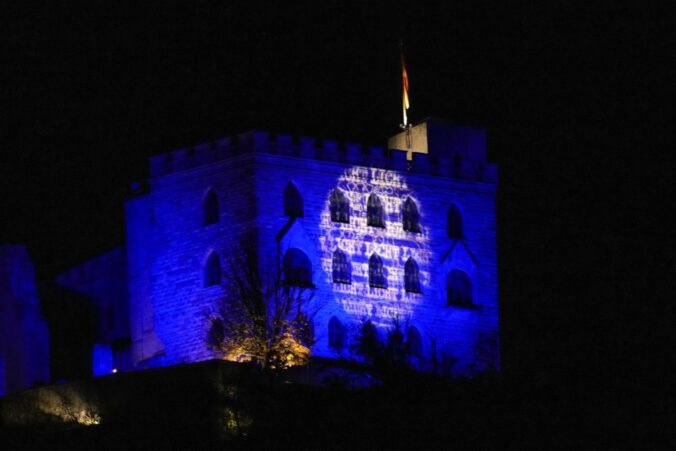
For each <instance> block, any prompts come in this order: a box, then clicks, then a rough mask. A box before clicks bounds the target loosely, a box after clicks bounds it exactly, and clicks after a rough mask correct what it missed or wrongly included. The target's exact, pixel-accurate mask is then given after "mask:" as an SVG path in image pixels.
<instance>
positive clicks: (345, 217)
mask: <svg viewBox="0 0 676 451" xmlns="http://www.w3.org/2000/svg"><path fill="white" fill-rule="evenodd" d="M330 208H331V221H332V222H343V223H345V224H349V223H350V201H349V200H347V197H345V194H343V192H342V191H341V190H339V189H338V188H336V189H334V190H333V192H332V193H331V207H330Z"/></svg>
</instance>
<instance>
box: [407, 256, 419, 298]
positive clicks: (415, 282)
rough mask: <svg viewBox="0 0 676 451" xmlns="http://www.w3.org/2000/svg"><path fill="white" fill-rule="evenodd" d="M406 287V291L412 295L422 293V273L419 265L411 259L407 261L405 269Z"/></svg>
mask: <svg viewBox="0 0 676 451" xmlns="http://www.w3.org/2000/svg"><path fill="white" fill-rule="evenodd" d="M404 286H405V288H406V291H409V292H411V293H420V272H419V271H418V264H417V263H416V262H415V260H413V257H409V258H408V260H406V266H405V267H404Z"/></svg>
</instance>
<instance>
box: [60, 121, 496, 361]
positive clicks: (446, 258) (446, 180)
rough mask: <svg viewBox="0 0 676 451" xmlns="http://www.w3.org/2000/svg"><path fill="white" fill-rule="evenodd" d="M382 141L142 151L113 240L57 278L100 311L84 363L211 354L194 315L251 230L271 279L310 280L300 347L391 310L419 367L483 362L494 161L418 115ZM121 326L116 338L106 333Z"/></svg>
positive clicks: (480, 140)
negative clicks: (307, 336) (309, 333)
mask: <svg viewBox="0 0 676 451" xmlns="http://www.w3.org/2000/svg"><path fill="white" fill-rule="evenodd" d="M387 147H388V149H385V148H379V147H362V146H360V145H356V144H350V143H346V144H342V143H337V142H334V141H330V140H318V139H315V138H308V137H297V138H295V137H292V136H289V135H284V134H277V135H274V136H273V135H271V134H269V133H266V132H260V131H250V132H247V133H243V134H241V135H238V136H235V137H232V138H225V139H222V140H219V141H216V142H214V143H207V144H200V145H197V146H195V147H193V148H187V149H180V150H177V151H174V152H171V153H167V154H163V155H158V156H155V157H152V158H151V159H150V173H149V178H148V179H147V180H146V181H144V182H143V183H140V184H137V185H135V194H134V195H133V196H132V197H131V198H129V199H128V200H127V201H126V205H125V212H126V230H127V243H126V245H125V247H124V248H123V249H119V250H116V251H114V252H113V253H112V254H110V255H108V257H106V258H103V260H101V259H100V260H101V261H99V262H98V263H87V264H85V265H83V266H82V267H80V268H75V269H73V270H70V271H68V272H66V273H64V274H62V275H61V276H60V278H59V284H60V285H62V286H65V287H68V288H69V289H71V290H74V291H78V292H80V293H84V294H86V295H88V296H89V297H91V298H92V299H94V300H95V302H96V305H97V306H100V307H99V308H98V311H99V312H100V314H101V315H103V316H105V317H106V318H107V320H106V321H104V323H106V324H107V326H105V327H106V328H107V329H106V332H105V333H102V334H100V337H99V341H100V342H101V343H99V344H100V346H99V348H97V349H98V351H97V352H99V351H101V349H104V350H105V347H106V346H109V347H111V349H112V350H111V351H110V353H112V356H111V355H110V353H106V352H103V353H102V354H101V356H103V357H101V356H99V357H98V358H99V359H103V360H104V363H103V364H101V362H99V363H97V362H96V360H97V357H96V356H95V366H96V367H97V368H98V370H97V372H98V373H99V374H102V373H105V372H106V371H109V370H112V367H116V368H118V369H121V370H131V369H136V368H145V367H157V366H167V365H175V364H180V363H187V362H195V361H201V360H206V359H211V358H214V357H215V354H214V352H213V351H211V350H210V349H209V348H208V346H207V342H206V334H207V327H208V324H207V323H208V319H207V314H206V313H207V312H209V311H210V310H211V309H213V307H214V305H215V304H216V303H217V302H218V300H219V299H220V298H222V296H223V293H224V292H223V290H224V287H223V285H222V284H221V283H220V282H221V275H222V273H221V271H222V269H223V267H224V262H225V261H226V260H227V259H228V258H229V257H230V255H231V254H232V252H234V251H233V250H234V249H236V248H237V246H238V243H239V242H240V241H241V239H242V237H243V236H245V235H246V234H247V233H248V232H251V231H256V237H257V238H256V240H257V241H256V249H257V259H258V261H259V263H260V265H261V267H262V268H263V270H264V271H265V270H266V269H267V270H270V271H271V270H273V268H276V267H277V265H279V264H281V265H282V266H283V275H284V277H285V278H286V279H287V282H292V283H301V284H304V285H308V286H312V287H314V292H315V294H314V297H313V300H312V302H313V303H315V305H316V306H317V309H316V312H315V313H314V315H313V318H312V321H313V328H314V331H313V332H314V337H315V340H316V342H315V345H314V347H313V349H312V353H313V355H315V356H321V357H328V358H338V357H340V356H349V355H350V346H349V340H350V334H349V333H348V332H349V331H350V330H351V329H352V328H354V327H356V325H357V324H359V323H360V322H362V321H369V322H370V323H371V324H372V326H373V327H374V328H375V329H374V330H375V331H376V333H377V334H379V335H380V336H381V337H383V338H384V337H385V335H386V333H387V330H388V328H391V327H392V325H393V322H394V321H400V322H401V324H404V325H405V328H406V331H405V332H406V335H407V341H408V345H409V348H410V350H411V353H412V355H414V356H415V357H416V360H417V362H418V366H419V367H420V368H421V369H425V368H431V366H430V365H431V364H432V363H431V362H435V363H436V364H437V365H439V364H441V365H446V366H447V367H448V369H449V371H452V372H454V373H459V374H472V373H475V372H478V371H482V370H483V369H487V368H496V367H497V366H498V364H499V353H498V349H499V344H498V339H499V333H498V286H497V280H498V268H497V255H496V205H495V195H496V187H497V167H496V166H495V165H494V164H492V163H489V162H488V161H487V155H486V133H485V130H484V129H481V128H474V127H457V126H450V125H447V124H444V123H442V122H439V121H434V120H427V121H424V122H422V123H419V124H417V125H414V126H413V127H411V128H408V129H406V130H404V131H402V132H401V133H399V134H398V135H396V136H394V137H392V138H391V139H390V140H389V143H388V146H387ZM113 267H115V268H117V269H112V268H113ZM111 271H112V272H111ZM114 287H117V288H116V289H117V291H115V288H114ZM127 319H128V322H127ZM125 335H126V336H128V338H129V347H128V348H127V349H121V348H119V346H118V347H117V348H116V347H115V346H113V342H114V341H115V340H116V339H123V338H125ZM118 342H119V340H118ZM101 346H102V347H103V348H101ZM105 362H108V363H105Z"/></svg>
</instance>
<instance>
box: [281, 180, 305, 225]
mask: <svg viewBox="0 0 676 451" xmlns="http://www.w3.org/2000/svg"><path fill="white" fill-rule="evenodd" d="M284 214H285V215H286V216H289V217H291V218H302V217H303V198H302V197H301V196H300V193H299V192H298V188H296V185H294V184H293V183H291V182H289V183H287V184H286V187H285V188H284Z"/></svg>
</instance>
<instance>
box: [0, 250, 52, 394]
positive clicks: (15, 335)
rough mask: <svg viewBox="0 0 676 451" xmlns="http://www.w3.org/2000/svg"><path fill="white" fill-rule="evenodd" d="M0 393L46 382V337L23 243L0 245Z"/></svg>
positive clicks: (47, 340) (47, 369) (47, 357)
mask: <svg viewBox="0 0 676 451" xmlns="http://www.w3.org/2000/svg"><path fill="white" fill-rule="evenodd" d="M0 379H1V380H0V394H3V393H13V392H17V391H20V390H25V389H27V388H31V387H33V386H34V385H35V384H40V383H48V382H49V337H48V331H47V322H46V321H45V319H44V318H43V317H42V314H41V312H40V303H39V300H38V293H37V286H36V284H35V271H34V269H33V264H32V263H31V261H30V258H29V256H28V252H27V251H26V249H25V248H24V247H23V246H17V245H3V246H0Z"/></svg>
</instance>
